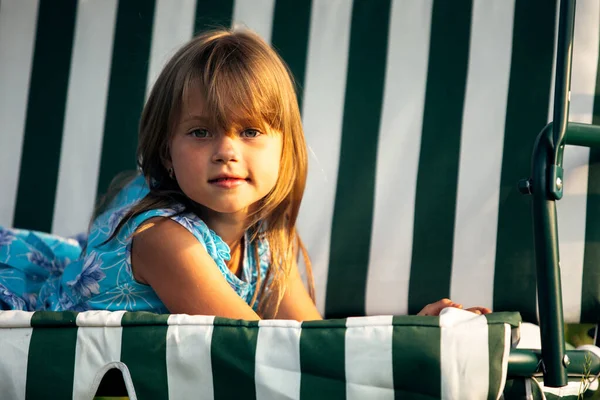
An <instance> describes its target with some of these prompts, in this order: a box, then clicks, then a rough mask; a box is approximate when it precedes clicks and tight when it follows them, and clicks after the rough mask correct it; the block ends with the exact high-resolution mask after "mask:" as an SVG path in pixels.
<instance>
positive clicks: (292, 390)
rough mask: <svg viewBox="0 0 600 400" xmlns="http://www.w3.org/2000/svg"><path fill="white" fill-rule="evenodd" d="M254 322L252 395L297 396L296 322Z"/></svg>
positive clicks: (298, 327) (259, 399)
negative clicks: (254, 387) (255, 338)
mask: <svg viewBox="0 0 600 400" xmlns="http://www.w3.org/2000/svg"><path fill="white" fill-rule="evenodd" d="M258 326H259V330H258V339H257V342H256V358H255V370H254V382H255V385H256V399H257V400H267V399H283V398H285V399H300V376H301V374H300V333H301V332H302V329H301V325H300V322H298V321H275V322H271V321H268V320H261V321H259V322H258Z"/></svg>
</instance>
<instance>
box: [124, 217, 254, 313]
mask: <svg viewBox="0 0 600 400" xmlns="http://www.w3.org/2000/svg"><path fill="white" fill-rule="evenodd" d="M131 263H132V269H133V274H134V277H135V279H136V280H137V281H138V282H140V283H144V284H148V285H150V286H151V287H152V289H153V290H154V291H155V292H156V294H157V295H158V297H159V298H160V299H161V301H162V302H163V303H164V305H165V306H166V307H167V308H168V309H169V312H171V313H173V314H190V315H216V316H220V317H225V318H232V319H244V320H258V319H260V318H259V316H258V315H257V314H256V313H255V312H254V310H252V308H251V307H250V306H248V304H246V302H245V301H244V300H242V299H241V298H240V296H239V295H238V294H237V293H236V292H235V291H234V290H233V289H232V288H231V286H229V284H228V283H227V281H226V280H225V278H224V277H223V275H222V274H221V272H220V271H219V268H218V267H217V265H216V264H215V262H214V260H213V259H212V258H211V257H210V255H209V254H208V253H207V252H206V249H205V248H204V247H203V246H202V244H201V243H200V242H198V240H197V239H196V238H195V237H194V236H193V235H192V234H191V233H190V232H188V231H187V230H186V229H185V228H184V227H182V226H181V225H179V224H178V223H177V222H175V221H172V220H170V219H168V218H160V217H159V218H152V219H150V220H148V221H147V222H146V223H144V225H143V226H142V227H140V229H138V231H137V233H136V234H135V235H134V238H133V242H132V251H131Z"/></svg>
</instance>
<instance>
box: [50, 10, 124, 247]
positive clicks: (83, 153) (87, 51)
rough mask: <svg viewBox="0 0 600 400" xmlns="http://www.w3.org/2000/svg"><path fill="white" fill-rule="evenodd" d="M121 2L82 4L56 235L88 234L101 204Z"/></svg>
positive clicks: (71, 77)
mask: <svg viewBox="0 0 600 400" xmlns="http://www.w3.org/2000/svg"><path fill="white" fill-rule="evenodd" d="M116 12H117V1H116V0H107V1H102V2H99V1H85V0H80V1H79V3H78V7H77V21H76V24H75V40H74V45H73V55H72V58H71V73H70V75H69V89H68V95H67V105H66V112H65V127H64V132H63V140H62V148H61V152H60V169H59V174H58V184H57V191H56V202H55V205H54V215H53V221H52V231H53V233H56V234H59V235H63V236H69V235H74V234H76V233H78V232H82V231H85V230H86V229H87V227H88V224H89V222H90V218H91V216H92V211H93V207H94V203H95V199H96V187H97V183H98V170H99V168H100V152H101V150H102V136H103V133H104V132H103V131H104V116H105V114H106V98H107V95H108V82H109V75H110V65H111V59H112V48H113V36H114V26H115V18H116Z"/></svg>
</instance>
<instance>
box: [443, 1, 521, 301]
mask: <svg viewBox="0 0 600 400" xmlns="http://www.w3.org/2000/svg"><path fill="white" fill-rule="evenodd" d="M514 8H515V2H514V0H506V1H501V2H498V1H496V2H489V1H486V0H476V1H474V3H473V14H472V22H471V43H470V49H469V54H470V56H469V66H468V75H467V87H466V91H465V105H464V110H463V123H462V132H461V146H460V165H459V175H458V189H457V198H456V218H455V223H454V249H453V258H452V278H451V288H450V298H451V299H452V300H453V301H456V302H458V303H464V304H470V305H478V306H485V307H490V308H491V307H492V306H493V299H494V264H495V260H496V236H497V230H498V229H497V225H498V203H499V196H500V175H501V171H502V149H503V145H504V123H505V120H506V104H507V98H508V84H509V80H510V62H511V53H512V31H513V15H514ZM508 151H510V149H508Z"/></svg>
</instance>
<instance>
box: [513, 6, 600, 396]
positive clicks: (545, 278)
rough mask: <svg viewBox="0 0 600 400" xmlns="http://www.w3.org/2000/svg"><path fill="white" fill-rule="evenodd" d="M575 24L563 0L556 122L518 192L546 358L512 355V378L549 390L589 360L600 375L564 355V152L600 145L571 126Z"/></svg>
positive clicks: (594, 135) (592, 132)
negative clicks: (530, 236)
mask: <svg viewBox="0 0 600 400" xmlns="http://www.w3.org/2000/svg"><path fill="white" fill-rule="evenodd" d="M574 25H575V0H561V3H560V13H559V28H558V46H557V53H556V80H555V92H554V111H553V122H551V123H549V124H548V125H547V126H546V127H545V128H544V129H542V131H541V132H540V134H539V135H538V137H537V140H536V142H535V145H534V148H533V155H532V165H531V170H532V171H531V174H532V175H531V179H527V180H524V181H521V182H520V183H519V190H521V192H523V193H524V194H530V195H532V197H533V201H532V205H533V228H534V229H533V231H534V246H535V262H536V271H537V288H538V305H539V319H540V320H539V323H540V330H541V340H542V351H541V354H540V353H539V352H536V351H531V350H513V351H512V352H511V355H510V357H509V367H508V374H509V377H526V376H532V375H534V374H538V373H543V376H544V385H545V386H548V387H562V386H566V385H567V382H568V374H571V375H573V374H574V375H578V374H581V371H582V370H583V366H584V365H585V357H586V356H588V357H591V360H592V371H591V373H592V374H593V375H595V374H598V373H600V359H598V357H596V356H595V355H593V354H591V353H590V352H577V351H567V352H566V351H565V338H564V318H563V308H562V292H561V282H560V258H559V254H558V229H557V218H556V201H557V200H560V199H561V198H562V196H563V168H562V162H563V152H564V148H565V145H566V144H570V145H576V146H585V147H594V146H600V126H593V125H586V124H576V123H568V117H569V98H570V88H571V64H572V55H573V31H574Z"/></svg>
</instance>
